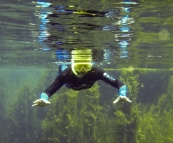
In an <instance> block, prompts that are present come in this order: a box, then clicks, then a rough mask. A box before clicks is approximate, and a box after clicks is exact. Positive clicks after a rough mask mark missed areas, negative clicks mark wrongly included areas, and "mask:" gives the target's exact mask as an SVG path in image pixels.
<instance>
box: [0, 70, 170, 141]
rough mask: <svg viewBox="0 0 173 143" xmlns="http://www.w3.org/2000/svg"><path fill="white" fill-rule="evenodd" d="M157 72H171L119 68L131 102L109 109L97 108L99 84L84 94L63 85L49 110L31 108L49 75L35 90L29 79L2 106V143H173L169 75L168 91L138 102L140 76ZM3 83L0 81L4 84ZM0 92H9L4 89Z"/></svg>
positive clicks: (52, 100)
mask: <svg viewBox="0 0 173 143" xmlns="http://www.w3.org/2000/svg"><path fill="white" fill-rule="evenodd" d="M158 71H159V72H160V73H162V72H169V74H170V73H172V69H170V70H156V69H155V70H154V69H153V70H149V69H148V70H145V69H133V70H129V69H122V70H121V75H120V77H119V78H120V79H121V80H122V81H123V82H125V83H126V84H127V85H128V89H129V95H128V96H129V98H130V99H132V101H133V102H132V103H118V104H116V105H113V104H112V105H110V106H111V110H110V111H106V110H105V109H104V106H103V105H102V104H100V100H99V99H100V96H101V93H100V91H101V90H102V89H100V88H101V87H100V86H99V84H98V83H96V84H95V85H94V86H93V87H92V88H91V89H89V90H82V91H73V90H71V89H67V88H66V87H63V88H62V89H61V90H60V91H58V92H57V93H56V94H55V95H54V96H52V98H51V99H50V101H51V105H50V106H47V107H45V108H32V107H31V105H32V101H33V100H34V99H36V98H37V97H38V96H37V94H38V93H39V92H40V91H42V90H43V89H44V88H45V87H46V86H47V85H48V84H49V83H50V80H49V79H50V77H51V73H50V71H47V72H45V71H44V72H42V76H41V77H40V80H39V81H38V84H36V86H35V87H32V86H31V83H32V82H33V81H31V80H30V79H29V77H28V78H27V79H26V81H27V82H25V83H24V84H22V85H21V87H20V88H19V89H18V91H16V93H14V96H16V98H17V100H15V102H14V104H12V105H10V106H8V108H5V109H3V108H2V111H1V117H2V118H1V121H3V120H4V121H3V125H4V126H5V127H4V126H2V127H1V128H0V129H1V132H2V136H3V137H2V138H1V139H2V141H3V142H4V143H11V142H14V143H22V142H23V141H25V142H26V143H27V142H28V143H30V142H37V143H39V142H40V143H55V142H56V143H58V142H61V143H62V142H66V143H78V142H83V143H88V142H90V143H105V142H109V143H118V142H123V143H126V142H127V143H148V142H152V143H158V142H160V143H165V142H166V143H172V142H173V136H172V134H173V121H172V118H173V109H172V102H173V94H172V93H173V88H172V86H173V76H172V75H171V74H170V78H169V81H168V86H167V90H166V92H165V93H163V94H162V95H159V96H157V97H159V98H157V99H155V102H152V104H151V103H148V104H143V103H137V102H136V99H137V97H138V96H139V89H140V88H139V84H140V80H139V79H140V76H141V75H143V74H150V73H151V72H154V73H155V72H158ZM6 81H8V80H6V79H3V78H1V84H2V85H5V83H6ZM148 84H149V83H148ZM160 86H162V85H160ZM155 90H156V89H155ZM1 93H4V94H5V93H7V94H9V93H10V92H8V89H6V88H5V86H3V88H1ZM4 100H6V99H5V98H4ZM7 101H8V100H7ZM1 102H2V103H1V104H3V101H1ZM4 113H7V114H4ZM2 114H3V116H2ZM40 125H41V128H42V129H41V128H40Z"/></svg>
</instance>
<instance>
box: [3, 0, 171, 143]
mask: <svg viewBox="0 0 173 143" xmlns="http://www.w3.org/2000/svg"><path fill="white" fill-rule="evenodd" d="M172 15H173V2H172V1H168V0H167V1H166V0H165V1H164V2H163V1H159V0H157V1H154V0H153V1H151V0H139V1H137V0H136V1H130V0H129V1H120V0H119V1H113V0H102V1H101V0H99V1H91V0H84V1H80V0H71V1H70V0H69V1H68V0H64V1H53V0H49V1H42V2H37V1H29V0H18V1H12V0H11V1H10V0H8V1H4V0H3V1H2V0H1V5H0V66H1V69H0V83H1V87H0V99H1V104H0V106H1V112H0V120H1V123H2V126H1V127H0V136H1V137H0V140H1V141H0V142H3V143H20V142H26V143H33V142H34V143H38V142H42V143H43V142H48V141H49V142H53V143H54V142H61V143H66V142H69V143H72V142H78V141H77V140H74V138H79V140H80V139H81V138H80V137H79V136H76V137H75V136H74V135H75V129H74V128H72V130H71V133H72V132H73V131H74V135H71V134H70V133H67V132H66V135H67V136H66V138H68V139H67V140H65V139H64V138H61V139H60V138H58V137H59V136H58V135H59V134H58V133H57V134H56V133H55V136H53V133H54V132H53V131H55V132H56V131H57V130H58V129H57V128H59V130H61V131H62V130H63V129H64V128H66V127H67V125H66V124H63V123H62V124H61V126H60V125H59V124H60V123H59V124H58V127H57V128H56V127H52V128H51V127H50V130H49V128H48V125H47V126H46V123H47V124H48V123H49V122H48V121H50V120H53V121H57V120H56V119H57V117H56V116H60V115H62V113H63V111H61V109H62V108H60V107H59V106H58V105H62V107H64V106H66V104H65V101H66V99H65V98H63V97H62V96H60V97H61V98H60V99H59V100H60V101H58V102H57V103H54V102H55V101H54V100H52V103H53V104H52V105H50V106H49V107H46V108H43V109H41V108H32V107H31V105H32V101H33V100H35V99H37V98H38V97H39V94H40V93H41V92H42V90H44V89H45V87H47V86H48V85H49V84H50V83H51V81H52V80H53V79H54V78H55V76H56V74H57V69H58V65H61V64H70V58H71V51H72V50H73V49H91V50H92V57H93V60H94V63H95V64H97V65H98V66H100V67H101V68H104V69H105V70H107V71H108V72H110V73H111V74H112V75H114V76H115V77H119V76H121V78H122V79H124V80H125V81H126V82H127V83H128V80H126V78H127V79H128V76H131V77H134V80H133V79H129V83H131V82H132V83H131V84H132V85H133V84H134V85H136V83H137V85H138V89H134V90H135V91H136V92H134V94H137V93H138V94H137V96H136V97H135V96H132V95H130V98H131V99H133V101H134V103H133V106H132V107H130V108H132V109H134V107H136V106H138V107H139V110H140V113H141V114H140V116H139V115H138V117H137V119H138V120H140V123H136V124H135V123H134V124H135V125H136V126H137V127H136V126H134V124H132V123H127V124H128V125H129V126H128V125H124V126H121V127H120V126H119V125H117V126H116V128H120V129H124V130H123V131H122V130H121V131H122V132H123V133H124V134H126V135H127V136H126V137H125V135H122V132H118V131H116V132H115V133H113V131H112V130H111V129H110V130H111V131H110V130H109V129H108V130H107V128H112V126H111V124H110V126H109V127H107V128H104V129H103V130H104V131H105V132H107V133H109V134H110V135H112V136H114V134H116V136H117V137H116V138H115V139H114V138H111V137H112V136H110V140H109V139H105V140H103V142H106V141H107V142H108V143H111V142H118V141H117V140H118V139H119V138H123V139H124V140H119V142H121V143H122V142H124V143H126V142H130V143H136V142H141V143H145V142H146V143H148V142H151V141H152V142H157V143H158V142H160V141H161V140H162V141H163V142H165V143H171V142H173V137H172V135H171V134H172V133H173V131H172V129H171V128H172V124H173V123H172V122H171V121H170V119H171V118H172V116H170V114H171V112H172V105H171V103H172V102H171V101H173V100H172V96H171V95H172V94H171V85H172V84H171V82H172V79H173V78H172V65H173V48H172V45H173V43H172V41H173V36H172V33H173V28H172V25H173V24H172V19H173V17H172ZM121 69H126V70H127V71H128V72H127V73H126V74H124V75H123V74H122V70H121ZM136 75H138V76H139V77H137V76H136ZM123 76H124V77H126V78H124V77H123ZM99 86H100V87H101V89H100V90H99V94H100V98H99V99H98V101H99V105H100V106H102V108H103V110H104V112H103V113H105V114H104V115H103V116H104V117H105V120H109V119H110V120H111V119H114V118H113V117H112V116H111V117H110V118H108V117H109V115H115V113H118V111H119V109H120V111H121V108H119V107H114V105H112V101H113V100H114V99H115V96H114V95H115V94H116V92H117V91H116V90H115V89H113V88H112V87H110V86H108V85H105V83H103V82H99ZM105 89H106V90H105ZM64 90H65V89H62V90H61V91H58V94H60V95H61V94H62V93H63V91H64ZM132 90H133V89H132ZM168 90H169V91H168ZM82 94H84V95H87V94H86V93H82ZM164 95H167V96H164ZM55 96H56V95H55ZM57 96H58V95H57ZM65 97H67V96H65ZM53 98H55V99H56V97H53ZM85 98H86V97H84V99H82V98H79V99H81V101H83V100H85ZM79 99H78V100H79ZM161 99H162V100H161ZM167 101H169V104H168V105H167ZM79 104H80V103H79ZM67 105H68V104H67ZM84 105H85V104H84ZM162 105H163V106H162ZM57 106H58V107H57ZM81 106H82V105H81ZM87 106H89V105H87ZM127 106H128V105H127ZM154 107H155V108H154ZM56 108H57V109H58V111H55V112H54V110H53V109H56ZM70 108H71V109H74V107H73V106H72V107H69V109H70ZM81 109H83V108H82V107H81ZM117 109H118V110H117ZM114 110H115V111H114ZM163 110H164V111H163ZM165 110H166V111H165ZM79 111H80V110H79ZM113 111H114V112H113ZM135 111H136V110H135ZM162 111H163V113H162ZM48 112H49V113H48ZM93 112H95V110H94V111H93ZM76 113H77V111H76ZM124 113H126V112H124ZM132 113H133V112H131V113H130V114H131V115H133V116H132V118H133V117H136V116H134V114H132ZM135 113H137V112H135ZM144 113H145V114H144ZM155 113H156V114H155ZM72 115H73V114H72ZM135 115H137V114H135ZM163 115H165V119H164V118H163ZM72 117H73V116H72ZM74 117H75V115H74ZM99 117H100V116H99ZM130 117H131V116H130ZM140 117H142V119H141V118H140ZM166 117H167V118H166ZM83 118H84V116H83ZM86 118H87V117H86ZM107 118H108V119H107ZM126 118H128V117H126ZM158 118H160V120H165V121H167V123H168V124H167V125H164V124H163V126H162V128H161V127H160V126H159V124H161V123H162V122H161V121H160V120H159V121H158V120H156V119H158ZM58 119H60V117H58ZM84 119H85V118H84ZM116 119H117V122H119V120H120V121H121V118H120V119H119V118H118V117H117V118H115V119H114V120H115V121H116ZM145 119H146V120H145ZM128 120H130V119H129V118H128ZM46 121H47V122H46ZM130 121H131V120H130ZM135 121H136V120H135ZM156 121H158V122H157V123H156ZM57 122H58V121H57ZM69 122H70V121H69ZM111 122H112V123H113V121H112V120H111ZM153 122H154V123H155V124H154V123H153ZM79 123H80V121H79ZM104 123H106V121H104ZM123 123H124V122H123ZM123 123H122V124H123ZM50 124H51V125H52V126H53V123H50ZM124 124H125V123H124ZM143 124H145V125H146V126H147V125H150V127H149V126H148V127H145V126H144V125H143ZM51 125H49V126H51ZM107 125H109V124H107ZM41 126H42V127H41ZM93 127H95V124H94V125H93ZM96 127H97V126H96ZM125 127H126V128H125ZM167 127H170V128H169V133H167V132H166V129H165V128H167ZM83 128H84V127H83ZM86 128H87V127H86ZM129 128H132V129H133V130H134V132H133V133H131V132H130V131H129ZM151 128H153V130H151ZM158 128H159V129H160V132H159V131H158ZM51 130H52V132H53V133H50V135H49V132H50V131H51ZM78 130H79V131H80V129H78ZM163 130H164V131H163ZM48 131H49V132H48ZM94 131H95V130H94ZM94 131H93V132H94ZM157 131H158V132H157ZM161 131H162V132H163V134H162V132H161ZM63 133H64V132H63ZM94 133H95V132H94ZM94 133H93V134H94ZM102 133H103V132H102ZM149 133H150V134H149ZM152 133H153V134H155V136H158V138H157V139H156V138H154V137H155V136H154V135H153V136H152ZM51 134H52V136H51ZM93 134H92V133H91V134H87V135H86V140H84V137H83V138H82V139H83V142H86V143H87V142H90V143H92V142H93V143H101V141H100V140H99V139H98V140H96V139H95V138H94V137H93ZM99 134H101V133H99ZM70 135H71V136H73V137H71V138H70ZM103 135H104V133H103ZM128 135H129V136H130V137H128ZM56 136H58V137H57V138H58V139H57V138H56ZM84 136H85V134H84ZM94 136H96V135H95V134H94ZM98 136H99V135H98ZM100 136H102V135H100ZM105 136H109V135H105ZM134 136H135V137H134ZM88 138H94V139H93V140H89V139H88ZM134 138H135V139H134ZM151 138H152V139H151ZM153 138H154V139H153ZM51 139H52V140H51Z"/></svg>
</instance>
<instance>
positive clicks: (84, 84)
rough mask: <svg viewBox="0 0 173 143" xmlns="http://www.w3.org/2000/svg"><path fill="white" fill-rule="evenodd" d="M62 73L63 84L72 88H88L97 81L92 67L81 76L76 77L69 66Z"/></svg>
mask: <svg viewBox="0 0 173 143" xmlns="http://www.w3.org/2000/svg"><path fill="white" fill-rule="evenodd" d="M63 73H64V74H63V76H64V78H63V80H64V81H63V82H64V85H65V86H67V87H69V88H72V89H74V90H81V89H86V88H90V87H92V86H93V84H94V83H95V82H96V81H97V76H96V73H95V71H94V69H93V68H92V69H91V71H89V72H87V73H86V74H85V75H84V76H83V77H81V78H79V77H77V76H76V75H75V74H74V73H73V72H72V69H71V68H70V67H69V68H68V69H66V70H65V71H64V72H63Z"/></svg>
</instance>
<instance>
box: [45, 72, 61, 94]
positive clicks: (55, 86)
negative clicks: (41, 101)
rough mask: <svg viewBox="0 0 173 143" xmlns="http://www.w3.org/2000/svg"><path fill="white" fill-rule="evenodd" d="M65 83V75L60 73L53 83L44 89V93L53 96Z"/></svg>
mask: <svg viewBox="0 0 173 143" xmlns="http://www.w3.org/2000/svg"><path fill="white" fill-rule="evenodd" d="M63 84H64V83H63V76H62V74H59V75H58V76H57V77H56V79H55V80H54V81H53V82H52V84H51V85H50V86H49V87H48V88H46V89H45V90H44V93H46V94H47V95H48V96H49V97H51V96H52V95H53V94H54V93H55V92H56V91H57V90H59V89H60V88H61V87H62V86H63Z"/></svg>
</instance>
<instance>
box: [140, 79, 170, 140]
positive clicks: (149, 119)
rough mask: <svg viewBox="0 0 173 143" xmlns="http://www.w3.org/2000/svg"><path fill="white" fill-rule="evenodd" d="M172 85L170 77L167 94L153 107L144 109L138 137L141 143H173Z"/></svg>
mask: <svg viewBox="0 0 173 143" xmlns="http://www.w3.org/2000/svg"><path fill="white" fill-rule="evenodd" d="M172 85H173V76H171V77H170V81H169V84H168V87H167V91H166V93H164V94H162V95H161V96H160V97H159V99H158V101H157V102H156V103H155V104H153V105H152V106H149V105H148V106H149V107H148V106H144V107H143V108H142V110H143V113H142V114H141V116H140V123H139V129H138V137H137V140H138V141H139V142H140V143H148V142H152V143H158V142H163V143H172V142H173V136H172V134H173V121H172V118H173V110H172V102H173V98H172V97H173V94H172V93H173V88H172Z"/></svg>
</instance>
